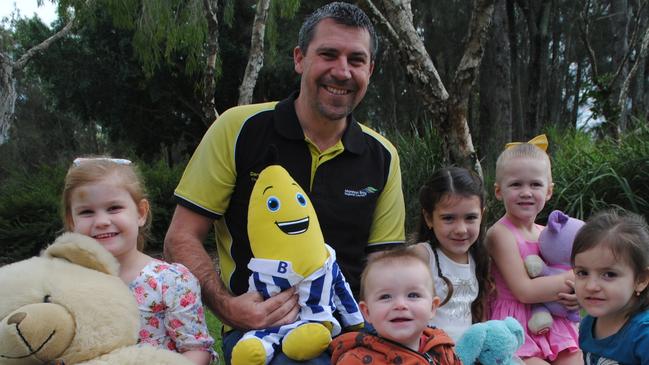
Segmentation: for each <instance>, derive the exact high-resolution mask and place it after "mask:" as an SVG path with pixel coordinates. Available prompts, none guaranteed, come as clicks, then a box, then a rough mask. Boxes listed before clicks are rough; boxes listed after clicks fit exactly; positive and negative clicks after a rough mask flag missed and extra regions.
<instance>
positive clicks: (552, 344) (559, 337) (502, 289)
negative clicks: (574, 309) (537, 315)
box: [490, 217, 579, 361]
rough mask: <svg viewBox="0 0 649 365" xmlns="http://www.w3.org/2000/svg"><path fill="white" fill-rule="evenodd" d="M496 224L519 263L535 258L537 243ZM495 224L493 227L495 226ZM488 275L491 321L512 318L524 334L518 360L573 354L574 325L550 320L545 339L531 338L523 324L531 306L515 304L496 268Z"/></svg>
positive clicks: (505, 221) (507, 223)
mask: <svg viewBox="0 0 649 365" xmlns="http://www.w3.org/2000/svg"><path fill="white" fill-rule="evenodd" d="M498 223H500V224H502V225H504V226H505V227H507V228H508V229H509V230H510V231H511V232H512V233H513V234H514V237H516V243H517V245H518V251H519V253H520V255H521V259H524V258H525V257H527V256H528V255H538V254H539V245H538V242H530V241H527V240H525V239H524V238H523V236H522V235H521V234H520V233H519V232H518V229H516V227H514V225H513V224H512V223H511V222H510V221H509V219H507V217H503V218H501V219H500V220H499V221H498ZM498 223H496V224H498ZM492 274H493V278H494V282H495V284H496V289H497V292H496V295H495V296H494V297H493V298H491V302H490V305H491V319H504V318H505V317H508V316H510V317H514V318H516V319H517V320H518V322H520V324H521V326H523V329H524V330H525V343H524V344H523V346H521V348H520V349H519V350H518V351H517V352H516V355H518V356H519V357H521V358H526V357H538V358H541V359H545V360H547V361H553V360H555V359H556V357H557V355H558V354H559V352H561V351H564V350H568V351H570V352H575V351H577V350H578V349H579V346H578V335H577V327H576V325H575V324H574V323H573V322H571V321H569V320H567V319H565V318H557V317H553V318H554V322H553V324H552V328H551V329H550V331H549V332H548V333H547V334H545V335H534V334H532V333H530V332H528V330H527V321H528V319H529V317H530V315H531V305H530V304H523V303H521V302H519V301H518V300H517V299H516V297H514V294H512V292H511V291H510V290H509V288H508V287H507V284H506V282H505V279H504V278H503V276H502V274H501V273H500V271H498V267H497V266H496V265H495V264H494V265H493V266H492Z"/></svg>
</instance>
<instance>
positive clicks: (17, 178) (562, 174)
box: [0, 128, 649, 265]
mask: <svg viewBox="0 0 649 365" xmlns="http://www.w3.org/2000/svg"><path fill="white" fill-rule="evenodd" d="M548 135H549V139H550V141H551V142H550V153H551V158H552V163H553V177H554V182H555V189H554V196H553V197H552V199H551V200H550V202H549V203H548V204H547V205H546V208H545V210H544V211H543V212H542V214H541V215H540V216H539V222H540V223H543V221H544V220H545V218H546V217H547V214H548V213H549V212H550V211H552V210H554V209H560V210H563V211H564V212H566V213H568V214H570V215H572V216H575V217H578V218H582V219H586V218H588V217H589V216H590V215H591V214H592V213H593V212H596V211H598V210H601V209H605V208H608V207H621V208H624V209H628V210H630V211H633V212H636V213H640V214H643V215H644V216H645V217H646V218H649V189H647V187H649V128H642V129H638V130H636V131H633V132H631V133H628V134H627V135H625V136H624V138H623V143H620V144H618V143H616V142H614V141H612V140H607V139H604V140H600V141H597V142H592V137H591V136H590V135H589V134H587V133H585V132H580V131H575V130H572V131H570V132H568V133H565V132H560V131H559V130H558V129H556V128H552V129H550V130H548ZM389 137H390V139H391V140H392V141H393V142H394V143H395V145H396V147H397V149H398V150H399V152H400V158H401V168H402V172H403V187H404V195H405V199H406V210H407V212H406V216H407V219H406V224H407V232H413V230H414V229H415V228H416V223H417V221H418V219H419V209H420V208H419V203H418V200H417V199H418V198H417V195H418V191H419V187H420V186H421V185H422V184H423V183H424V182H425V181H426V179H427V178H428V177H429V176H430V175H431V173H432V171H434V170H435V169H437V168H439V167H441V166H440V165H439V161H440V158H439V156H440V153H441V151H440V147H439V146H440V139H439V137H438V136H437V135H436V134H435V133H434V132H433V131H429V133H426V134H425V135H424V136H422V135H419V134H418V133H417V132H416V131H412V132H411V133H407V134H406V133H397V132H395V133H394V134H392V135H390V136H389ZM134 160H135V161H137V159H136V158H134ZM137 164H138V166H139V167H140V169H141V170H142V174H143V176H144V179H145V181H146V185H147V187H148V193H149V199H150V200H151V205H152V208H153V226H152V239H151V240H150V242H148V243H147V249H148V250H150V251H151V252H154V253H159V252H160V251H161V250H162V241H163V239H164V236H165V234H166V230H167V227H168V225H169V221H170V219H171V215H172V214H173V211H174V208H175V202H174V200H173V190H174V189H175V187H176V184H177V183H178V181H179V179H180V177H181V175H182V172H183V169H184V163H178V164H175V165H173V166H171V167H170V166H169V164H168V163H167V162H165V161H163V160H157V161H154V162H152V163H145V162H142V161H139V162H137ZM67 168H68V163H59V164H56V165H41V166H40V167H39V168H37V169H35V170H34V171H26V170H21V169H19V168H12V169H9V170H8V171H6V172H7V175H5V176H4V177H3V178H2V179H1V180H0V241H1V242H2V246H3V250H2V254H0V265H1V264H3V263H7V262H12V261H16V260H19V259H23V258H26V257H29V256H31V255H34V254H36V253H38V252H39V250H40V249H42V248H43V247H44V245H47V244H48V243H51V242H52V241H53V240H54V238H55V237H56V235H57V234H58V233H60V231H61V227H62V220H61V217H60V214H59V205H60V204H59V203H60V195H61V191H62V188H63V177H64V176H65V171H66V170H67ZM485 181H486V182H485V187H486V193H487V213H486V216H485V224H487V225H491V224H492V223H493V222H495V221H496V220H497V219H498V218H499V217H500V216H501V215H502V214H503V207H502V204H501V203H500V202H498V201H496V200H495V199H494V197H493V189H492V186H493V174H488V175H487V176H486V178H485ZM209 236H210V238H211V237H212V235H209ZM205 245H206V248H207V249H208V250H210V251H213V250H214V245H213V241H212V238H211V240H210V241H208V242H206V244H205Z"/></svg>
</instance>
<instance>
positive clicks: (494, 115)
mask: <svg viewBox="0 0 649 365" xmlns="http://www.w3.org/2000/svg"><path fill="white" fill-rule="evenodd" d="M505 2H506V1H505V0H496V3H495V5H494V6H495V9H494V16H493V26H492V28H491V32H490V33H491V37H490V40H489V42H488V43H487V46H486V47H485V48H486V49H485V55H484V60H483V62H482V69H481V70H480V90H481V92H480V131H479V141H480V143H479V147H480V150H481V151H491V154H490V155H485V154H484V152H483V153H482V155H483V156H482V157H486V161H487V162H488V163H489V164H491V163H492V162H494V161H495V159H496V157H497V153H498V152H500V149H498V148H497V147H498V146H504V145H505V144H506V143H507V142H510V141H512V92H511V89H512V77H511V74H512V70H511V69H510V66H511V59H510V55H509V50H510V45H509V37H508V34H507V10H506V4H505ZM494 146H495V147H494Z"/></svg>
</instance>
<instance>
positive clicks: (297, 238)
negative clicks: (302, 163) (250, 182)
mask: <svg viewBox="0 0 649 365" xmlns="http://www.w3.org/2000/svg"><path fill="white" fill-rule="evenodd" d="M248 236H249V238H250V248H251V249H252V254H253V256H254V257H256V258H260V259H274V260H281V261H288V262H291V264H292V266H293V270H294V271H295V273H297V274H299V275H301V276H303V277H306V276H309V275H310V274H311V273H313V272H314V271H316V270H317V269H319V268H321V267H322V265H323V264H324V263H325V261H326V260H327V258H328V257H329V253H328V251H327V249H326V247H325V242H324V237H323V236H322V231H321V230H320V224H319V223H318V217H317V216H316V213H315V209H314V208H313V205H312V204H311V201H310V200H309V197H308V196H307V195H306V193H305V192H304V190H302V188H301V187H300V185H298V184H297V182H295V180H293V178H292V177H291V176H290V175H289V173H288V172H287V171H286V170H285V169H284V168H283V167H281V166H279V165H271V166H268V167H266V168H265V169H264V170H262V171H261V173H260V174H259V176H258V178H257V181H256V183H255V186H254V187H253V190H252V194H251V197H250V203H249V206H248Z"/></svg>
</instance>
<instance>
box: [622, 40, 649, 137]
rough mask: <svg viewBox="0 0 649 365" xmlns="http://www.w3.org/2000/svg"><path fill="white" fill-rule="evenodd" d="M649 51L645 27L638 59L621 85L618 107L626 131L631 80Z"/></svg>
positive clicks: (642, 64)
mask: <svg viewBox="0 0 649 365" xmlns="http://www.w3.org/2000/svg"><path fill="white" fill-rule="evenodd" d="M648 51H649V27H647V29H645V32H644V35H643V36H642V42H641V45H640V52H639V54H637V55H636V60H635V62H634V63H633V66H632V67H631V70H629V72H628V74H627V75H626V78H625V79H624V81H623V82H622V86H621V87H620V96H619V98H618V102H617V103H618V108H619V109H620V114H621V115H620V129H621V130H622V131H624V128H626V123H622V121H623V120H625V119H626V118H625V116H626V114H627V113H625V112H623V111H624V110H626V105H627V96H628V94H629V87H630V85H631V80H633V77H634V76H635V74H636V72H637V71H638V69H639V68H640V67H641V66H644V60H645V58H646V57H647V52H648Z"/></svg>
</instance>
